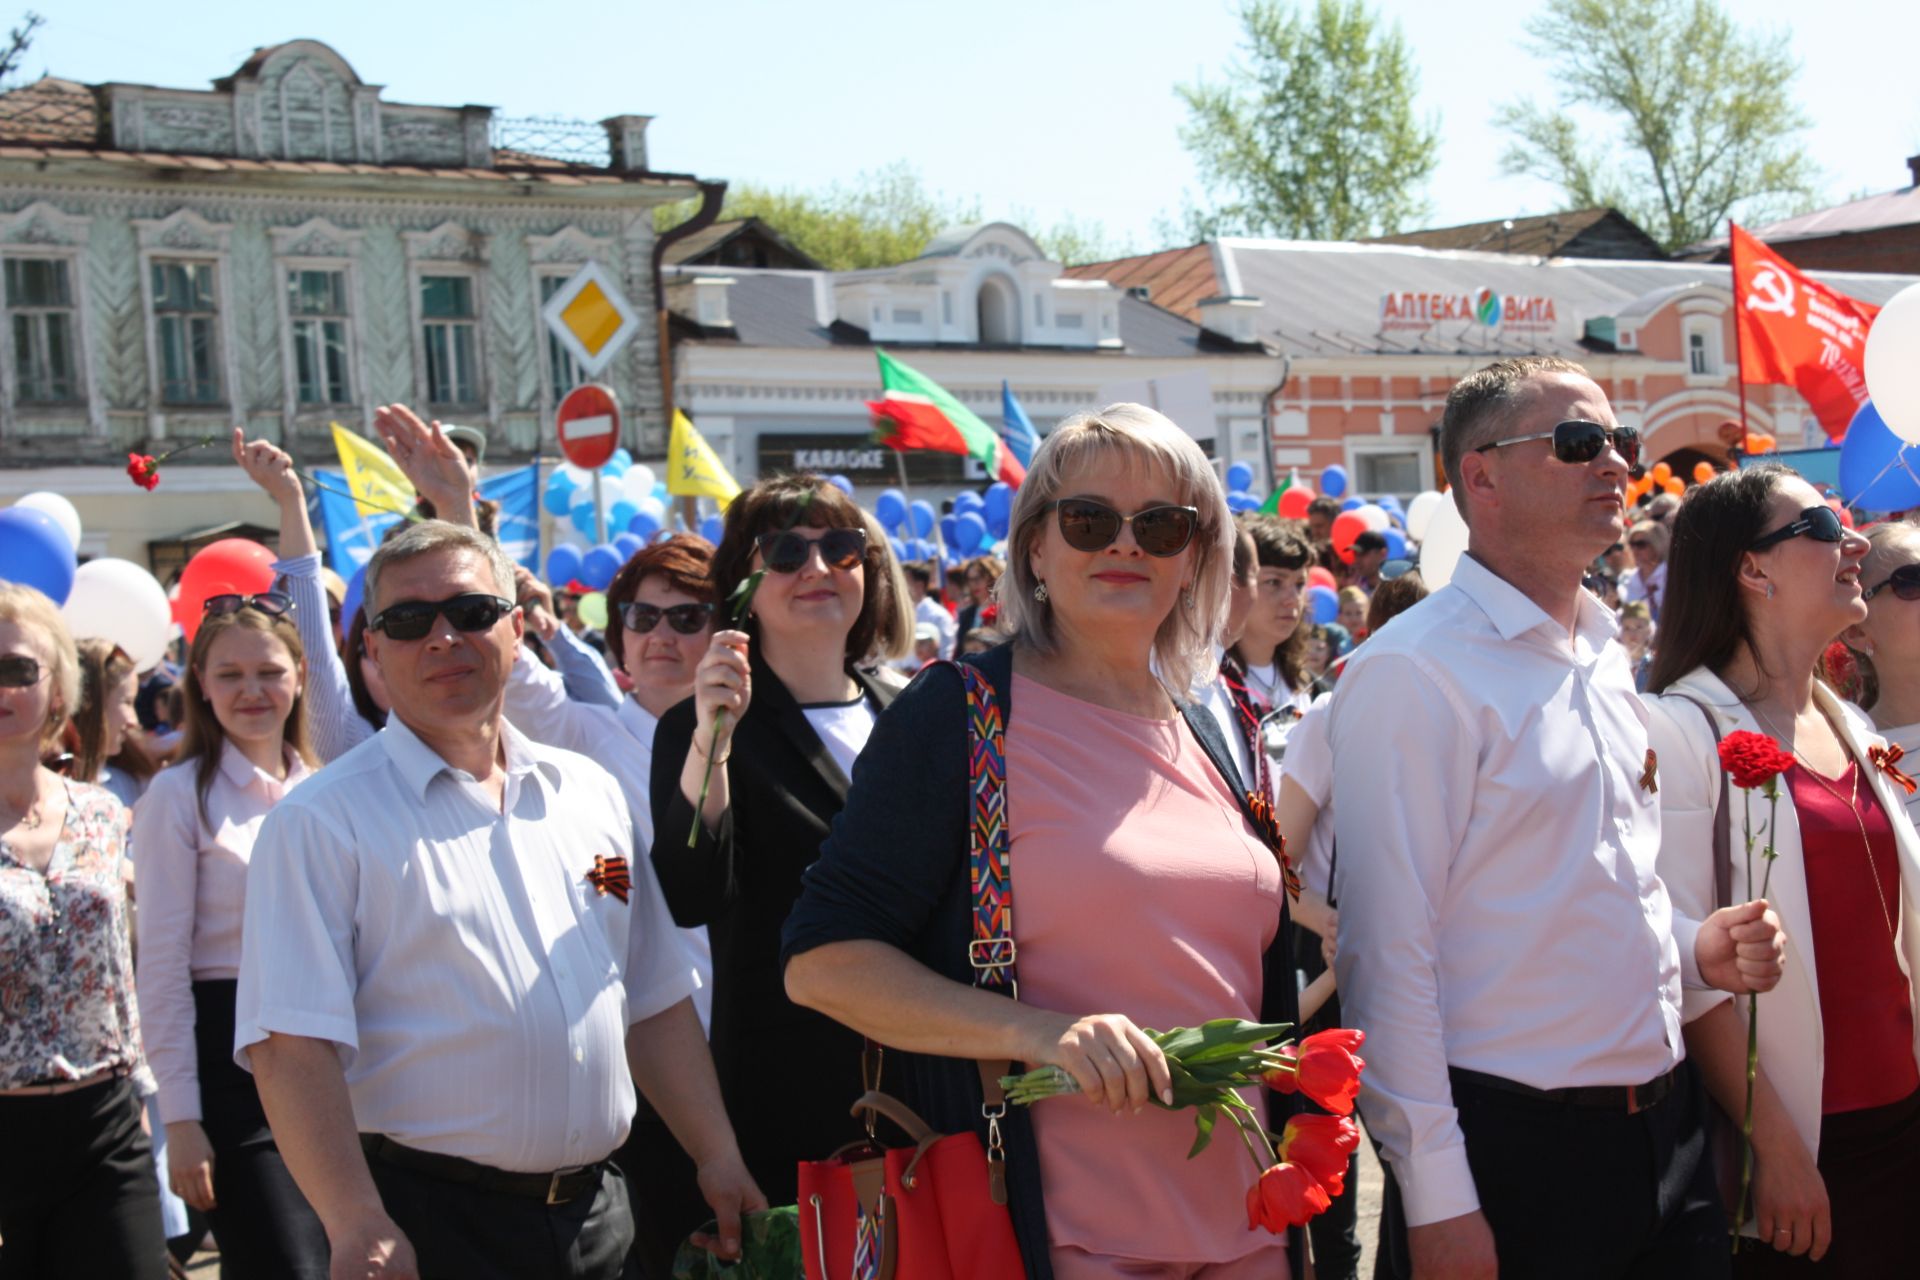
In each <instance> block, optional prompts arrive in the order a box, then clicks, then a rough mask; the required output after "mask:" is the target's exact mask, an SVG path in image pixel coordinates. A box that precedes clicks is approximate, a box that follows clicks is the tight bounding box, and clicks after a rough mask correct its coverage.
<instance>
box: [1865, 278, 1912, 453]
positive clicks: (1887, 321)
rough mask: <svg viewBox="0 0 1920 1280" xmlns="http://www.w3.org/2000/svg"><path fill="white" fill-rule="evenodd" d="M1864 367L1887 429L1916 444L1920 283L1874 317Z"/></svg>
mask: <svg viewBox="0 0 1920 1280" xmlns="http://www.w3.org/2000/svg"><path fill="white" fill-rule="evenodd" d="M1864 371H1865V373H1866V375H1867V393H1868V394H1869V395H1870V396H1872V397H1873V407H1874V408H1876V409H1878V410H1879V411H1880V417H1881V418H1882V419H1883V420H1884V421H1885V422H1886V424H1887V429H1888V430H1890V431H1892V432H1893V434H1895V435H1897V436H1899V437H1900V438H1901V439H1902V440H1905V441H1906V442H1907V443H1908V444H1920V284H1910V285H1908V286H1907V287H1906V288H1904V289H1902V290H1901V291H1900V292H1898V293H1896V294H1894V295H1893V297H1892V298H1890V299H1888V301H1887V305H1886V306H1884V307H1882V308H1880V314H1879V315H1877V316H1875V317H1874V320H1873V327H1872V328H1871V329H1869V330H1867V352H1866V363H1865V370H1864Z"/></svg>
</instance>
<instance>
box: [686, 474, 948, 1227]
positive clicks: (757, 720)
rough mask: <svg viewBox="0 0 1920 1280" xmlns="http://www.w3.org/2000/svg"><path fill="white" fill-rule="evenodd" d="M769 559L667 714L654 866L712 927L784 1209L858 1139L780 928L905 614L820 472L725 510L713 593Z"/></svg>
mask: <svg viewBox="0 0 1920 1280" xmlns="http://www.w3.org/2000/svg"><path fill="white" fill-rule="evenodd" d="M763 570H764V571H765V572H764V575H763V577H762V579H761V581H760V583H759V586H758V588H757V589H756V590H755V592H754V595H753V598H752V602H751V605H750V607H749V609H748V611H747V616H746V617H745V618H744V619H741V620H740V623H739V628H740V629H738V630H721V631H718V632H716V633H715V635H714V637H713V643H712V647H711V648H710V649H709V650H708V653H707V656H706V657H705V658H704V659H702V661H701V663H700V666H699V668H698V669H697V670H696V672H695V674H694V695H693V697H692V698H690V699H689V700H687V701H686V702H683V703H681V704H680V705H679V706H677V707H674V708H673V709H672V710H670V711H668V712H667V714H666V715H665V716H664V717H662V719H661V721H660V728H659V730H658V732H657V734H656V736H655V739H654V752H653V813H654V842H653V865H654V871H655V873H656V874H657V875H658V877H659V880H660V887H661V889H662V890H663V891H664V892H665V894H666V897H667V905H668V906H669V907H670V908H671V909H672V911H673V915H674V919H675V920H676V921H678V922H679V923H680V924H681V925H683V926H692V925H706V926H707V927H708V930H709V932H710V934H711V937H712V941H713V971H714V990H713V1025H712V1042H713V1058H714V1065H715V1067H716V1068H717V1069H718V1072H719V1077H720V1088H721V1092H722V1094H723V1095H724V1097H725V1099H726V1104H727V1113H728V1115H729V1116H730V1117H731V1118H732V1120H733V1126H734V1130H735V1132H736V1133H738V1134H739V1137H740V1149H741V1152H742V1154H743V1155H744V1156H745V1158H746V1161H747V1167H748V1168H749V1169H750V1170H751V1171H752V1173H753V1176H754V1180H755V1181H756V1182H758V1183H759V1184H760V1187H761V1189H762V1190H764V1191H765V1192H766V1194H767V1197H768V1199H769V1200H770V1201H771V1202H772V1203H774V1204H783V1203H792V1202H793V1199H794V1196H795V1181H796V1167H797V1164H798V1162H799V1161H801V1160H817V1159H822V1158H824V1157H825V1156H827V1155H828V1154H829V1153H831V1152H832V1151H833V1150H834V1149H835V1148H837V1147H839V1146H840V1145H842V1144H843V1143H846V1142H849V1141H852V1140H853V1139H854V1138H856V1137H858V1136H860V1135H861V1133H862V1129H861V1127H860V1125H859V1124H858V1123H856V1122H855V1121H854V1119H853V1118H852V1117H851V1116H850V1115H849V1114H848V1108H849V1107H850V1106H851V1105H852V1104H853V1101H854V1099H855V1098H857V1097H858V1096H859V1095H860V1093H861V1077H860V1050H861V1046H862V1041H861V1038H860V1037H859V1036H858V1035H856V1034H855V1033H854V1032H852V1031H849V1030H847V1029H846V1028H845V1027H842V1026H840V1025H839V1024H837V1023H834V1022H832V1021H830V1020H829V1019H827V1018H826V1017H824V1016H822V1015H820V1014H818V1013H815V1012H813V1011H811V1010H808V1009H803V1008H801V1007H799V1006H798V1005H795V1004H794V1003H792V1002H791V1001H790V1000H788V999H787V996H786V991H785V989H784V987H783V985H782V981H781V972H780V929H781V926H782V925H783V924H784V923H785V922H786V918H787V913H788V912H789V911H790V910H791V909H792V907H793V904H794V902H795V900H796V899H798V898H799V896H800V876H801V873H802V872H803V871H805V870H806V868H807V866H808V865H809V864H810V863H812V862H813V861H814V859H815V858H816V857H818V856H819V852H820V844H821V841H823V840H825V839H826V835H827V829H828V827H829V826H830V825H831V824H832V822H833V819H834V817H835V815H837V814H838V813H839V812H840V809H841V807H842V806H843V805H844V804H845V803H846V798H847V788H848V785H849V778H850V777H851V774H852V771H853V762H854V760H855V758H856V757H857V756H858V755H859V753H860V748H861V747H862V746H864V745H865V743H866V739H867V735H868V733H869V732H871V730H872V728H873V724H874V721H875V719H876V718H877V717H878V715H879V713H880V711H881V710H883V709H884V708H885V707H886V705H887V704H888V703H889V702H890V701H891V700H892V697H893V691H892V689H891V688H890V687H888V686H885V685H882V684H879V683H876V682H875V681H874V680H873V679H872V678H871V677H869V676H868V675H867V674H866V673H865V672H863V671H862V670H860V669H859V666H857V665H856V664H862V665H864V664H865V663H866V662H868V661H869V660H870V659H872V658H876V657H878V658H893V657H897V656H899V655H900V654H901V653H903V652H904V651H905V648H906V645H907V644H908V643H909V642H910V638H911V636H912V615H911V613H910V612H908V610H909V608H910V606H909V605H908V604H907V603H906V601H905V600H904V599H901V598H900V597H899V594H898V593H897V592H896V590H895V588H894V582H895V580H896V578H897V577H898V574H897V572H896V571H895V569H894V567H893V565H892V563H891V559H890V553H889V551H888V549H887V545H886V542H885V540H884V539H877V538H870V537H869V536H868V530H867V525H866V523H865V521H864V519H863V518H862V516H861V513H860V510H859V508H858V507H856V506H854V505H853V502H852V501H851V500H850V499H848V498H847V497H846V496H845V495H844V494H842V493H841V492H840V491H839V490H838V489H836V488H834V487H833V486H832V485H830V484H827V483H826V482H825V481H824V480H822V479H820V478H819V477H816V476H811V475H793V476H779V477H776V478H774V479H771V480H766V481H762V482H761V483H760V484H758V485H755V486H754V487H753V488H751V489H749V490H747V491H746V492H745V493H743V494H741V495H740V496H739V497H737V498H735V499H734V500H733V502H732V504H731V505H730V506H729V507H728V508H727V520H726V528H725V532H724V533H723V534H722V536H721V539H720V547H719V549H718V551H716V552H715V553H714V560H713V576H714V593H715V598H716V599H718V600H722V601H730V600H732V598H733V593H734V590H735V588H736V587H737V586H738V585H739V584H740V583H741V582H743V581H746V580H747V579H748V578H749V577H750V576H751V575H753V574H754V573H756V572H760V571H763ZM723 712H724V713H725V714H724V716H722V715H721V713H723ZM716 720H718V721H719V724H718V729H719V732H718V735H717V737H716V733H715V728H716ZM709 758H711V759H712V761H713V768H712V777H711V781H710V782H709V781H708V780H707V777H706V775H707V773H708V761H709ZM703 784H704V785H705V786H706V803H705V805H704V807H702V806H700V799H701V788H702V786H703ZM696 810H697V812H696Z"/></svg>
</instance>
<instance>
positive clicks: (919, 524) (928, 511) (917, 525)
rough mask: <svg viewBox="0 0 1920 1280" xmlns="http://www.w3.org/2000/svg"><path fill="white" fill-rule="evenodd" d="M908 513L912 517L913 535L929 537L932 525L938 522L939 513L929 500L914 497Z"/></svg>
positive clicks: (931, 534)
mask: <svg viewBox="0 0 1920 1280" xmlns="http://www.w3.org/2000/svg"><path fill="white" fill-rule="evenodd" d="M908 514H909V515H910V516H912V517H913V536H914V537H916V538H931V537H932V536H933V526H934V525H936V524H938V523H939V521H940V513H939V512H937V511H935V510H934V509H933V504H932V503H931V502H928V501H927V500H926V499H925V498H915V499H914V500H913V506H912V507H911V508H910V509H909V511H908Z"/></svg>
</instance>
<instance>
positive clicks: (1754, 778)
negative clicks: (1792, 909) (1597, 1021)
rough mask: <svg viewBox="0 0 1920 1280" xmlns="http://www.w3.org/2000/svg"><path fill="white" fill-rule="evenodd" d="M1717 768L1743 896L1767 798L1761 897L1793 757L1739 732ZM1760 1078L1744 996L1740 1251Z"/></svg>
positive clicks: (1736, 1217)
mask: <svg viewBox="0 0 1920 1280" xmlns="http://www.w3.org/2000/svg"><path fill="white" fill-rule="evenodd" d="M1720 766H1721V767H1722V768H1724V769H1725V770H1726V771H1727V776H1728V778H1729V779H1731V780H1732V782H1733V785H1734V786H1736V787H1739V788H1740V790H1741V792H1742V793H1743V794H1744V795H1745V797H1746V816H1745V818H1744V831H1743V833H1742V834H1743V836H1744V838H1745V840H1746V845H1747V892H1748V893H1749V894H1751V893H1752V892H1753V847H1754V842H1755V836H1754V830H1753V793H1754V792H1755V791H1758V792H1760V794H1761V795H1763V796H1765V797H1766V798H1767V825H1766V827H1765V828H1764V831H1765V839H1766V843H1765V844H1763V845H1762V846H1761V849H1760V854H1761V859H1762V861H1763V862H1764V863H1765V864H1766V868H1765V870H1764V871H1763V872H1762V873H1761V877H1760V896H1761V897H1762V898H1764V897H1766V896H1767V887H1768V886H1769V885H1771V884H1772V883H1773V862H1774V859H1775V858H1776V857H1777V856H1779V855H1778V854H1777V853H1775V851H1774V847H1773V831H1774V822H1775V820H1776V819H1777V818H1778V817H1779V814H1780V775H1781V774H1783V773H1785V772H1786V771H1787V770H1788V769H1791V768H1792V767H1793V756H1792V755H1791V754H1790V753H1788V752H1785V751H1782V750H1781V749H1780V744H1779V743H1778V742H1776V741H1774V740H1773V739H1772V738H1770V737H1768V736H1767V735H1766V734H1764V733H1751V732H1749V731H1747V730H1744V729H1742V730H1739V731H1738V732H1735V733H1730V734H1728V735H1727V736H1726V737H1724V738H1722V739H1720ZM1759 1073H1760V997H1759V996H1758V995H1753V994H1750V995H1748V996H1747V1111H1746V1115H1745V1116H1744V1117H1743V1118H1742V1120H1741V1121H1740V1197H1739V1199H1738V1201H1736V1202H1735V1204H1734V1210H1733V1247H1734V1250H1735V1252H1738V1251H1739V1248H1740V1229H1741V1228H1742V1227H1744V1226H1745V1225H1746V1222H1747V1208H1748V1204H1747V1202H1748V1200H1749V1198H1750V1195H1751V1192H1752V1189H1753V1085H1754V1080H1755V1078H1756V1077H1757V1076H1758V1075H1759Z"/></svg>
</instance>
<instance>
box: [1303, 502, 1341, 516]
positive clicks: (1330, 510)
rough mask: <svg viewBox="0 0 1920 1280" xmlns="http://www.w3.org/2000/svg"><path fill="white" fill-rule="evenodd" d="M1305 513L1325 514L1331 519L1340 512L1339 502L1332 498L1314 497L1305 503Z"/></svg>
mask: <svg viewBox="0 0 1920 1280" xmlns="http://www.w3.org/2000/svg"><path fill="white" fill-rule="evenodd" d="M1307 514H1308V515H1310V516H1325V517H1326V518H1327V519H1329V520H1331V519H1333V518H1334V517H1335V516H1337V515H1339V514H1340V503H1339V502H1338V501H1336V500H1335V499H1333V498H1325V497H1322V498H1315V499H1314V500H1313V501H1312V502H1309V503H1308V504H1307Z"/></svg>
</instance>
